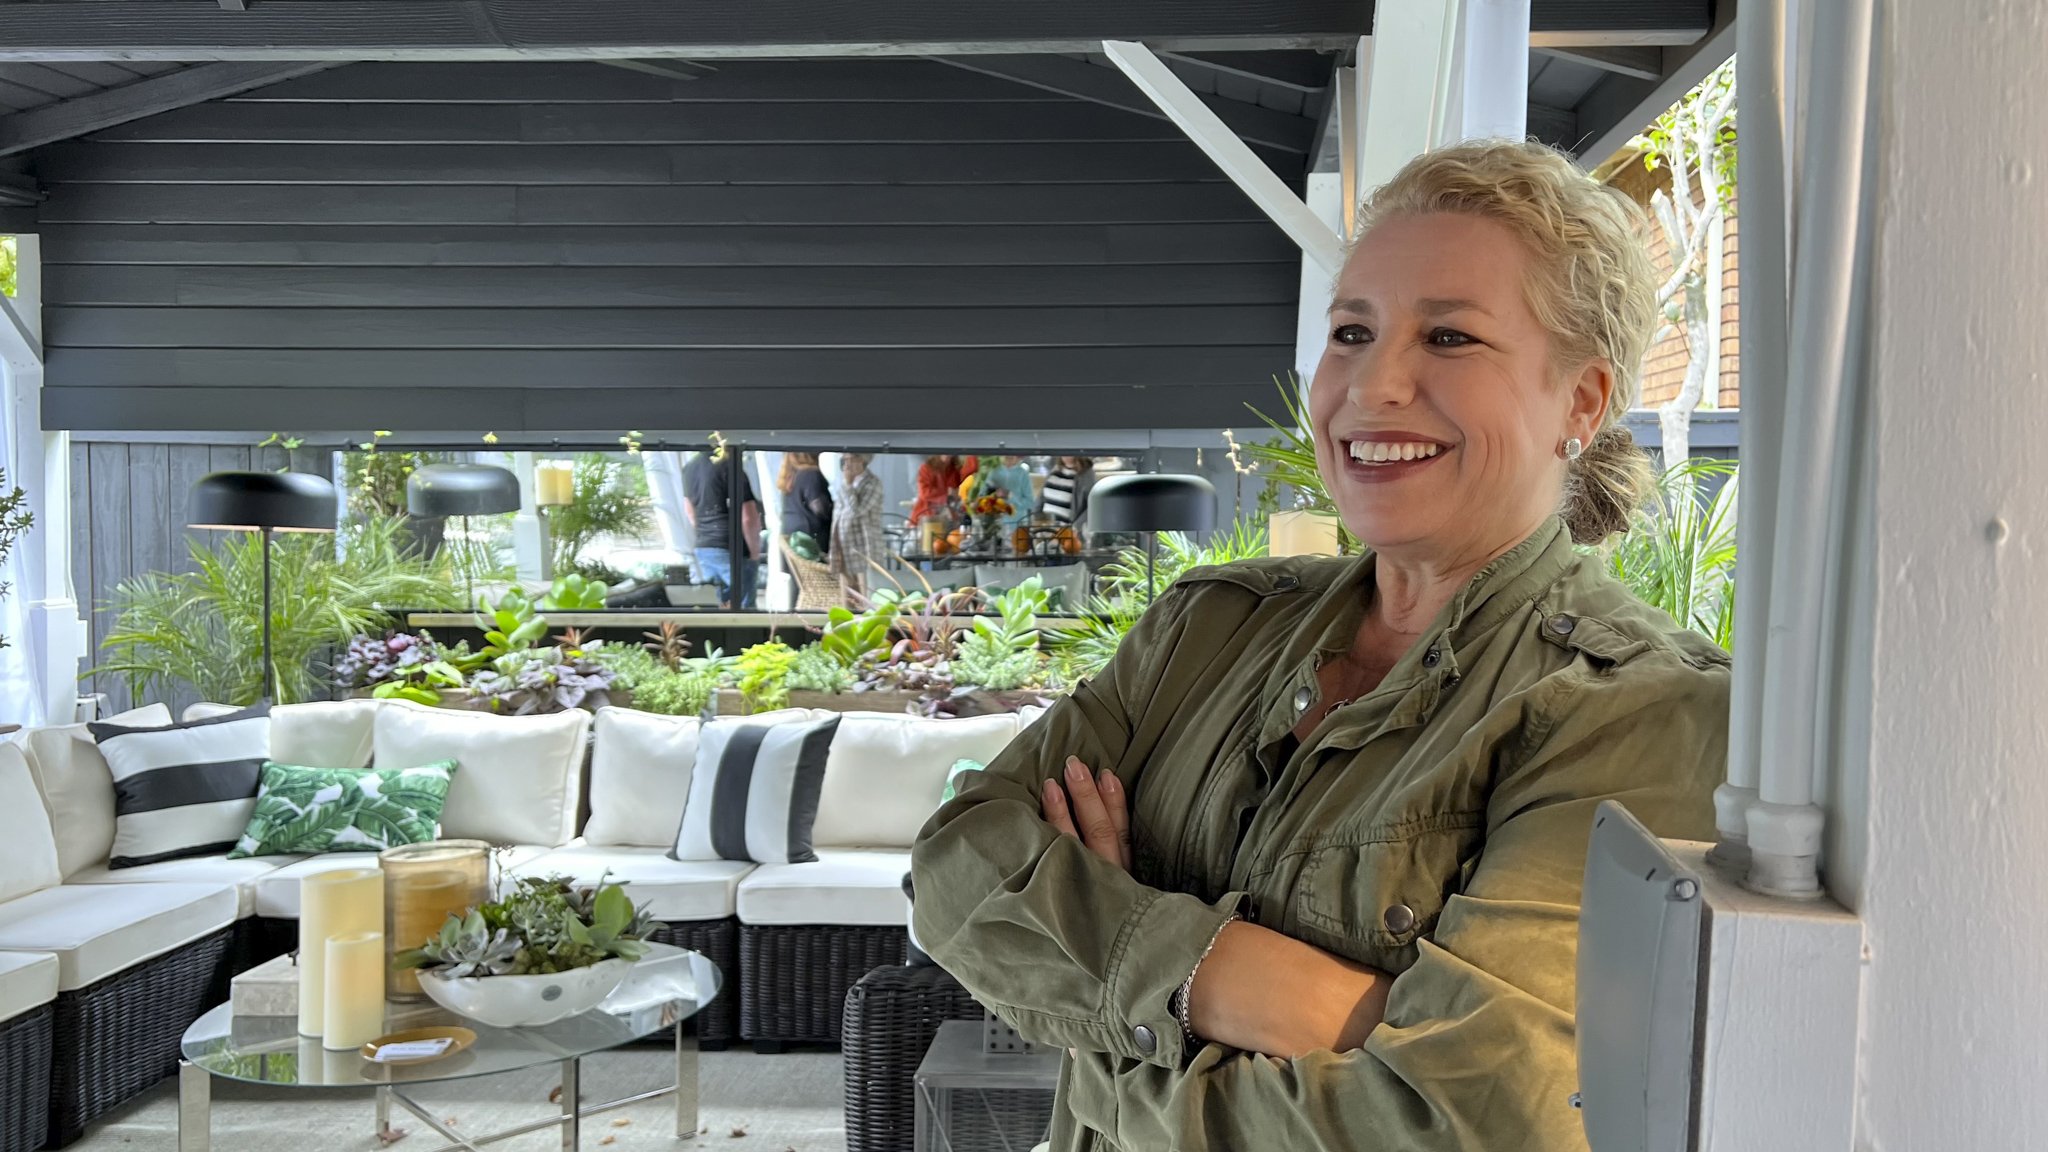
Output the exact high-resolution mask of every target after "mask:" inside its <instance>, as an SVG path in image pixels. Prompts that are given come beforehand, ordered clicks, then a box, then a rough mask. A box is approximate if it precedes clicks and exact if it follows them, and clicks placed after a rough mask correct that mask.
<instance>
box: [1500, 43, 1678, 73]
mask: <svg viewBox="0 0 2048 1152" xmlns="http://www.w3.org/2000/svg"><path fill="white" fill-rule="evenodd" d="M1529 46H1530V47H1531V48H1534V49H1536V51H1538V52H1541V53H1543V54H1544V55H1545V56H1555V57H1557V58H1558V59H1559V60H1570V61H1572V62H1573V63H1575V64H1586V65H1590V66H1591V67H1594V68H1598V69H1600V70H1601V71H1602V72H1613V73H1616V74H1617V75H1621V76H1633V77H1635V78H1636V79H1638V80H1662V79H1663V78H1664V51H1663V49H1661V48H1657V47H1652V46H1648V45H1637V44H1628V45H1614V46H1610V47H1599V46H1596V45H1592V44H1572V45H1569V46H1566V45H1551V46H1545V45H1540V44H1537V43H1535V42H1534V38H1533V37H1532V38H1531V42H1530V45H1529Z"/></svg>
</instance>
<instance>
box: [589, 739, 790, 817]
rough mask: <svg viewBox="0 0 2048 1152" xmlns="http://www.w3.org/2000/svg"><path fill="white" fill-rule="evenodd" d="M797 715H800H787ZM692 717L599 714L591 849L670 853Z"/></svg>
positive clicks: (684, 795) (684, 786) (692, 746)
mask: <svg viewBox="0 0 2048 1152" xmlns="http://www.w3.org/2000/svg"><path fill="white" fill-rule="evenodd" d="M790 711H792V712H795V713H796V714H797V715H801V714H802V713H801V711H800V710H796V709H791V710H790ZM700 723H701V722H700V721H699V720H698V719H697V718H696V717H695V716H657V715H655V714H654V713H652V712H635V711H633V710H632V709H630V708H600V709H598V710H597V720H596V721H595V723H593V724H592V726H591V727H592V730H593V731H594V732H595V733H596V743H595V746H594V747H593V748H592V749H591V752H590V819H589V821H588V822H586V823H585V824H584V825H583V839H584V841H585V842H587V843H590V844H612V845H633V846H638V847H642V848H668V847H671V846H673V845H674V844H675V842H676V830H677V829H679V828H681V827H682V825H683V805H684V804H685V803H687V802H688V801H689V799H690V773H691V771H692V770H693V769H694V768H695V766H696V763H697V729H698V727H699V726H700Z"/></svg>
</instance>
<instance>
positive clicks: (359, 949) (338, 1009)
mask: <svg viewBox="0 0 2048 1152" xmlns="http://www.w3.org/2000/svg"><path fill="white" fill-rule="evenodd" d="M325 1001H326V1003H325V1007H323V1008H322V1009H321V1015H322V1016H323V1017H324V1020H323V1024H324V1026H325V1031H323V1032H322V1033H321V1037H320V1045H321V1047H323V1048H326V1049H327V1050H329V1051H342V1050H345V1049H349V1048H360V1047H362V1046H363V1045H365V1044H368V1043H369V1042H370V1041H372V1040H375V1039H376V1038H377V1037H379V1036H382V1035H383V1034H384V934H383V933H382V932H354V933H351V934H349V935H346V936H329V937H328V938H327V988H326V997H325Z"/></svg>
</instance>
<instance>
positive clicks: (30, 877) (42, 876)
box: [0, 743, 64, 903]
mask: <svg viewBox="0 0 2048 1152" xmlns="http://www.w3.org/2000/svg"><path fill="white" fill-rule="evenodd" d="M0 854H4V855H5V856H6V857H7V865H6V867H4V868H0V903H5V902H6V901H9V900H12V899H14V898H15V897H16V896H26V895H28V894H29V893H31V892H34V891H36V890H38V889H42V888H54V887H56V886H57V885H58V884H61V883H63V882H64V873H63V871H62V870H60V869H59V868H58V866H57V838H56V836H55V835H54V834H52V833H51V831H50V815H49V813H48V812H46V811H44V809H43V798H42V795H41V794H40V793H38V792H37V791H36V781H35V777H34V776H33V775H32V774H30V772H29V770H28V753H26V752H24V751H23V750H22V748H21V746H20V745H18V744H12V743H0Z"/></svg>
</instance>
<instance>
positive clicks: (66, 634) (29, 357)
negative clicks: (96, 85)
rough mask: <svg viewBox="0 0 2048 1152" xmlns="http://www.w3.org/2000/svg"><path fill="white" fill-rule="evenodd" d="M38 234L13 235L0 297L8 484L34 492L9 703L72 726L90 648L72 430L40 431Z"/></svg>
mask: <svg viewBox="0 0 2048 1152" xmlns="http://www.w3.org/2000/svg"><path fill="white" fill-rule="evenodd" d="M39 241H40V238H39V237H37V236H33V235H25V236H18V237H16V238H15V245H16V247H15V257H16V263H15V296H14V299H13V300H11V301H10V300H7V299H5V298H0V375H4V377H5V380H4V384H5V395H6V397H7V401H8V410H7V420H6V422H5V423H6V425H7V429H6V430H7V434H8V442H7V445H6V452H5V456H6V459H7V462H8V467H9V475H8V483H9V485H10V486H12V485H19V486H20V487H21V489H22V491H23V492H24V493H25V494H26V496H27V498H28V510H29V513H30V514H31V515H33V516H34V517H35V526H34V527H33V528H31V529H30V530H29V531H28V532H27V533H25V534H24V535H23V536H22V538H21V539H20V540H18V541H17V542H16V548H17V550H18V551H17V554H16V560H17V563H16V564H15V566H14V567H15V570H16V571H17V572H19V573H20V579H19V586H18V587H16V588H15V589H14V590H13V591H12V592H11V593H10V595H12V596H16V597H19V598H20V599H19V603H20V604H21V606H22V608H23V612H22V622H23V624H24V625H25V634H24V635H21V636H16V637H9V640H8V642H9V643H10V644H18V645H20V647H21V651H22V654H23V655H24V656H25V657H26V660H27V672H28V677H29V682H30V684H31V685H32V686H33V691H32V692H30V693H28V694H26V695H27V696H28V697H30V698H24V699H22V700H20V701H19V702H17V703H14V704H12V705H11V706H9V708H8V710H7V714H6V715H5V716H4V718H5V719H7V720H9V721H13V722H17V723H22V724H48V723H68V722H70V721H71V720H73V719H74V718H75V715H76V713H77V710H78V672H79V664H80V661H82V660H83V659H85V657H86V656H87V654H88V651H87V650H88V648H89V646H90V633H89V630H88V628H87V626H86V623H85V621H84V620H82V619H80V618H79V612H78V599H77V593H76V591H75V590H74V589H73V587H72V580H71V437H70V436H69V434H67V433H64V432H45V431H44V430H43V350H42V255H41V248H40V243H39Z"/></svg>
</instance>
